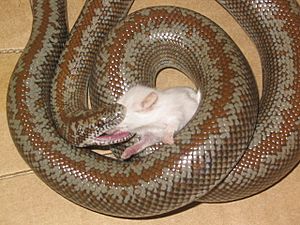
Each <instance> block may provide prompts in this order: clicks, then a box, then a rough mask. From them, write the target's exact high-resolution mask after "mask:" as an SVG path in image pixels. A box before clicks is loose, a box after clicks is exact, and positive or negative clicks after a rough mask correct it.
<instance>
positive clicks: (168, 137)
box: [162, 133, 174, 145]
mask: <svg viewBox="0 0 300 225" xmlns="http://www.w3.org/2000/svg"><path fill="white" fill-rule="evenodd" d="M162 142H163V143H164V144H169V145H171V144H174V137H173V133H167V134H166V135H165V136H164V137H163V138H162Z"/></svg>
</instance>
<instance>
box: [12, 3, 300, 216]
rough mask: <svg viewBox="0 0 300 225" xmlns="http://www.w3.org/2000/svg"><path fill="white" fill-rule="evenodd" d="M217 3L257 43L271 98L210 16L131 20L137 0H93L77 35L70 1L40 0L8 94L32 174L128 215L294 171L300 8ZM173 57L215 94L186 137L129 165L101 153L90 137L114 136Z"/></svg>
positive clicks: (155, 11) (157, 13) (298, 144)
mask: <svg viewBox="0 0 300 225" xmlns="http://www.w3.org/2000/svg"><path fill="white" fill-rule="evenodd" d="M218 2H219V3H220V4H221V5H222V6H223V7H224V8H225V9H226V10H227V11H228V12H229V13H230V14H231V15H232V16H233V17H234V18H235V19H236V20H237V21H238V22H239V23H240V24H241V26H242V27H243V28H244V29H245V31H246V32H247V33H248V35H249V36H250V37H251V39H252V40H253V42H254V43H255V45H256V47H257V49H258V52H259V55H260V57H261V61H262V69H263V92H262V97H261V99H260V100H259V103H258V94H257V89H256V84H255V81H254V78H253V75H252V73H251V69H250V68H249V65H248V64H247V61H246V60H245V58H244V57H243V55H242V54H241V52H240V50H239V49H238V47H237V46H236V45H235V44H234V43H233V42H232V40H231V39H230V38H229V37H228V35H226V34H225V33H224V32H223V31H222V29H221V28H219V27H218V26H217V25H216V24H214V23H213V22H211V21H209V20H208V19H207V18H205V17H204V16H201V15H199V14H197V13H195V12H192V11H190V10H186V9H181V8H175V7H170V6H169V7H153V8H148V9H143V10H141V11H138V12H135V13H133V14H131V15H129V16H128V17H126V18H125V16H126V14H127V12H128V10H129V8H130V6H131V4H132V3H133V1H129V0H123V1H120V0H102V1H101V0H88V1H86V3H85V6H84V8H83V10H82V12H81V15H80V17H79V18H78V20H77V22H76V24H75V26H74V28H73V29H72V30H71V32H70V34H69V32H68V28H67V19H66V10H65V8H66V2H65V1H64V0H33V27H32V33H31V37H30V39H29V41H28V44H27V46H26V48H25V49H24V52H23V54H22V55H21V57H20V59H19V61H18V63H17V65H16V67H15V70H14V72H13V75H12V77H11V80H10V83H9V90H8V95H7V117H8V123H9V128H10V132H11V136H12V138H13V140H14V143H15V145H16V147H17V149H18V150H19V152H20V154H21V156H22V157H23V158H24V160H25V161H26V162H27V163H28V164H29V166H30V167H31V168H32V169H33V171H34V172H35V173H36V174H37V175H38V176H39V177H40V178H41V179H42V180H43V181H44V182H45V183H46V184H47V185H49V186H50V187H51V188H52V189H53V190H55V191H56V192H58V193H59V194H61V195H62V196H64V197H66V198H67V199H69V200H71V201H73V202H75V203H77V204H79V205H81V206H83V207H86V208H89V209H91V210H93V211H97V212H100V213H103V214H108V215H113V216H119V217H148V216H154V215H159V214H162V213H166V212H170V211H172V210H174V209H177V208H180V207H182V206H185V205H187V204H189V203H191V202H194V201H200V202H225V201H232V200H238V199H241V198H245V197H248V196H251V195H254V194H256V193H259V192H261V191H263V190H265V189H267V188H268V187H270V186H271V185H273V184H275V183H276V182H278V181H279V180H280V179H282V178H283V177H284V176H285V175H286V174H287V173H289V172H290V171H291V170H292V169H293V168H294V167H295V166H296V165H297V163H298V162H299V159H300V140H299V137H300V135H299V132H300V130H299V128H300V47H299V46H300V8H299V5H298V3H297V2H296V1H294V0H241V1H240V0H219V1H218ZM124 18H125V19H124ZM120 21H121V22H120ZM167 67H174V68H176V69H178V70H180V71H182V72H183V73H185V74H186V75H187V76H188V77H189V78H190V79H191V80H192V81H193V82H194V83H195V86H196V87H197V88H200V90H201V92H202V95H203V99H202V102H201V105H200V107H199V109H198V112H197V113H196V115H195V116H194V118H193V119H192V120H191V121H190V122H189V124H188V125H187V126H186V127H185V128H183V129H182V130H181V131H180V132H178V134H176V135H175V144H172V145H163V144H160V143H158V144H157V145H155V146H153V148H154V151H153V152H152V153H151V154H147V155H144V156H140V157H137V158H135V159H133V160H130V161H120V160H118V159H112V158H108V157H105V156H102V155H99V154H96V153H94V152H93V151H91V150H90V149H89V148H88V147H89V145H98V144H110V143H109V142H108V143H98V142H97V137H98V136H99V135H101V134H102V133H104V132H105V131H106V130H107V129H110V128H112V127H113V126H114V125H116V124H117V123H119V122H120V121H121V120H122V119H123V118H124V114H125V109H124V108H123V107H122V106H120V105H118V104H115V102H116V100H117V99H118V97H120V96H121V95H122V94H124V93H125V91H126V90H128V88H129V87H131V86H133V85H135V84H145V85H149V86H154V85H155V78H156V75H157V73H158V72H159V71H160V70H162V69H164V68H167ZM88 83H89V84H88ZM88 87H89V88H90V90H89V92H90V93H89V94H90V100H91V108H90V107H89V106H88V101H87V97H86V96H87V92H88V91H87V88H88ZM258 104H259V105H258ZM258 108H259V110H258ZM257 110H258V111H257ZM128 138H130V137H128ZM118 141H124V140H117V142H118ZM75 146H79V147H75ZM119 146H121V147H120V148H121V149H122V146H124V144H122V143H120V144H119Z"/></svg>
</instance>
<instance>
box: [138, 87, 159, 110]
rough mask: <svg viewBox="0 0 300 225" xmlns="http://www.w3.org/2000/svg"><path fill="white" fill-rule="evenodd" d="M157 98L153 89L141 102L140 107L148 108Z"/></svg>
mask: <svg viewBox="0 0 300 225" xmlns="http://www.w3.org/2000/svg"><path fill="white" fill-rule="evenodd" d="M157 99H158V95H157V93H155V92H154V91H152V92H150V93H149V94H148V95H147V96H146V97H145V98H144V100H143V101H142V103H141V107H142V109H143V110H147V109H150V108H151V107H152V106H153V105H154V104H155V103H156V102H157Z"/></svg>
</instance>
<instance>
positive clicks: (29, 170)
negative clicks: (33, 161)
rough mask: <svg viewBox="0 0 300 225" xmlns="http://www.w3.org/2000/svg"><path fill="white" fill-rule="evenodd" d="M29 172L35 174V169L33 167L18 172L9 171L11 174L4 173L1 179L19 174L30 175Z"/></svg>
mask: <svg viewBox="0 0 300 225" xmlns="http://www.w3.org/2000/svg"><path fill="white" fill-rule="evenodd" d="M29 174H33V171H32V170H31V169H27V170H22V171H18V172H14V173H9V174H4V175H1V176H0V181H1V180H6V179H11V178H14V177H18V176H23V175H29Z"/></svg>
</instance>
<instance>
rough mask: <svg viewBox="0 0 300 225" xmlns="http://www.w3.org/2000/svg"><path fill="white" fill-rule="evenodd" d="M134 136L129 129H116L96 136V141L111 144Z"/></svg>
mask: <svg viewBox="0 0 300 225" xmlns="http://www.w3.org/2000/svg"><path fill="white" fill-rule="evenodd" d="M133 136H134V134H132V133H130V132H129V131H121V130H116V131H113V132H107V133H105V134H103V135H101V136H98V137H96V138H95V142H97V143H101V145H111V144H117V143H121V142H125V141H128V140H129V139H130V138H132V137H133Z"/></svg>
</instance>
